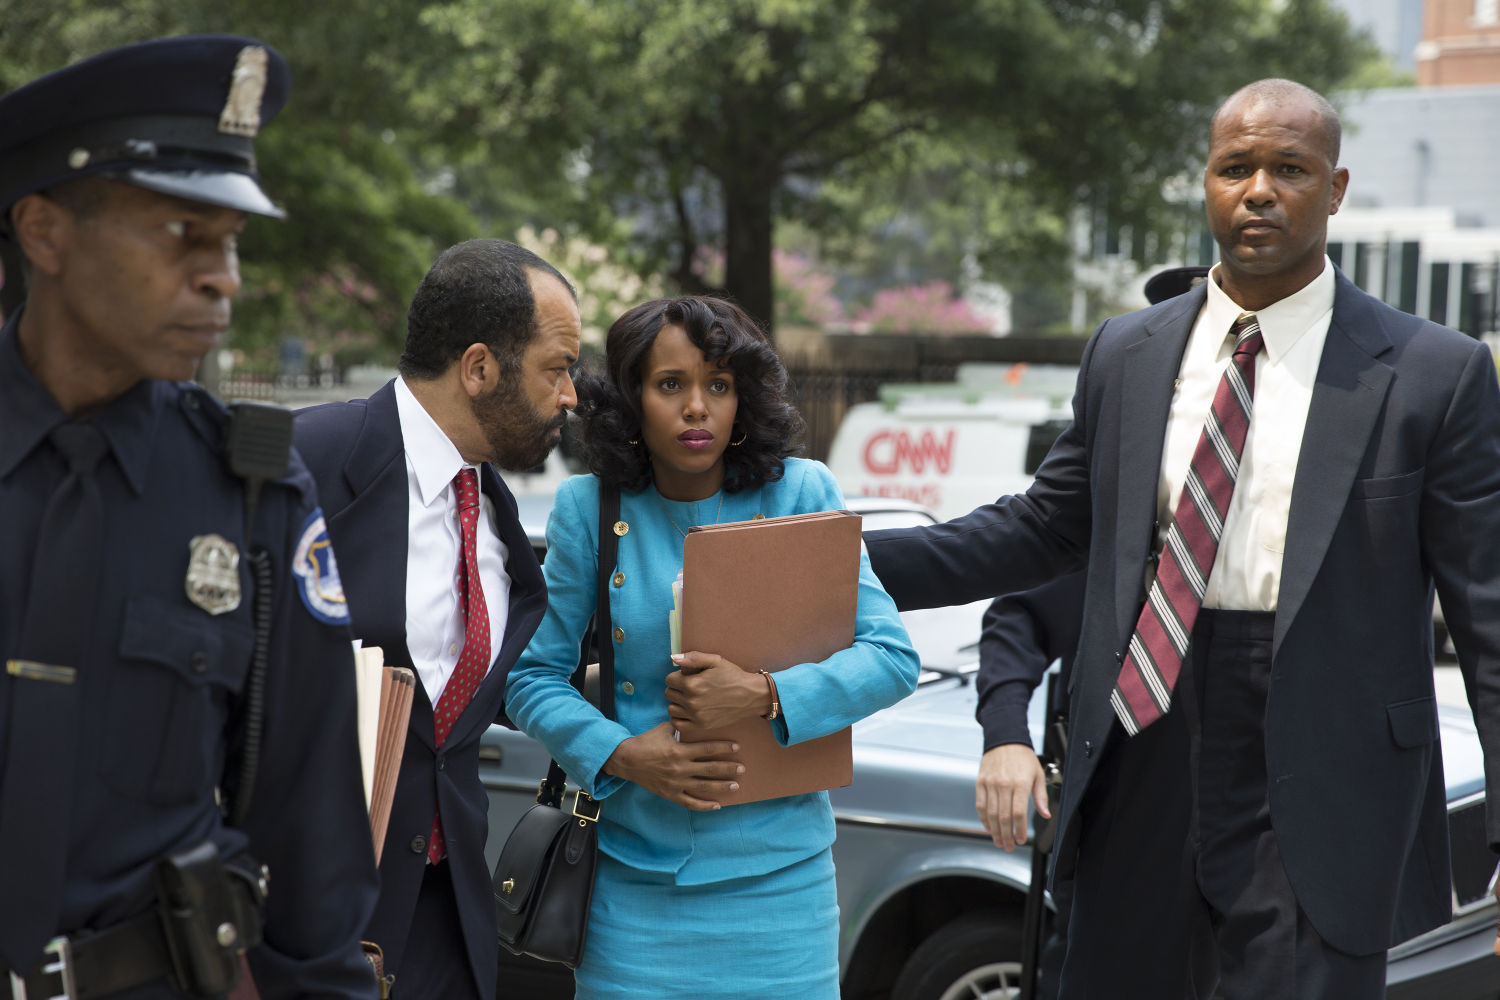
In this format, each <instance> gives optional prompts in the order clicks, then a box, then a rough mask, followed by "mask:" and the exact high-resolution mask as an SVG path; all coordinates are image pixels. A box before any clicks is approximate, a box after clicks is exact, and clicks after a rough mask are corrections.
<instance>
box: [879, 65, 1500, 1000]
mask: <svg viewBox="0 0 1500 1000" xmlns="http://www.w3.org/2000/svg"><path fill="white" fill-rule="evenodd" d="M1339 136H1340V126H1339V120H1338V116H1337V114H1336V113H1335V112H1334V110H1333V109H1332V107H1330V106H1329V104H1328V102H1327V101H1326V100H1324V99H1323V98H1322V97H1320V96H1319V95H1318V94H1316V93H1314V92H1313V91H1311V90H1308V89H1307V88H1306V87H1303V86H1301V85H1299V84H1296V83H1293V82H1291V81H1287V80H1262V81H1258V82H1256V83H1253V84H1250V85H1249V86H1247V87H1245V88H1243V89H1241V90H1240V91H1238V92H1236V93H1235V94H1233V95H1232V96H1231V97H1230V98H1229V99H1228V100H1226V101H1225V102H1224V104H1223V105H1221V106H1220V108H1219V109H1218V111H1217V112H1216V113H1215V115H1214V118H1213V121H1212V125H1211V131H1210V144H1209V158H1208V164H1207V167H1206V169H1205V171H1204V195H1205V203H1206V210H1207V214H1208V221H1209V227H1210V229H1211V230H1212V232H1213V234H1214V237H1215V239H1216V240H1217V242H1218V244H1219V248H1220V260H1219V263H1218V264H1217V265H1216V266H1215V267H1214V269H1213V271H1212V272H1211V275H1210V280H1209V281H1207V282H1205V283H1204V284H1203V285H1201V286H1200V287H1198V288H1196V289H1193V290H1192V291H1190V292H1188V293H1187V294H1185V295H1180V296H1177V297H1175V298H1173V299H1170V300H1169V301H1166V302H1163V303H1160V304H1158V305H1154V306H1152V307H1150V308H1147V309H1144V310H1141V311H1139V312H1136V313H1131V314H1129V315H1126V316H1120V317H1116V318H1113V319H1110V320H1107V321H1105V322H1104V323H1103V324H1102V325H1101V326H1100V327H1099V329H1098V330H1097V331H1096V332H1095V333H1094V336H1093V337H1092V339H1091V340H1090V342H1089V344H1088V346H1087V348H1086V349H1085V352H1084V357H1083V360H1082V363H1081V368H1080V373H1079V379H1078V387H1077V392H1076V394H1075V396H1074V401H1073V408H1074V420H1073V424H1072V426H1071V427H1070V428H1069V429H1068V430H1067V431H1066V432H1064V434H1063V435H1062V436H1061V437H1060V438H1059V440H1058V442H1057V444H1056V445H1055V446H1054V448H1053V450H1052V453H1051V454H1050V455H1049V457H1048V459H1047V461H1046V462H1045V463H1044V464H1043V466H1042V467H1041V469H1040V470H1038V472H1037V476H1036V480H1035V482H1034V483H1033V485H1032V486H1031V487H1030V488H1029V489H1028V490H1027V491H1026V492H1025V493H1024V494H1021V495H1017V496H1011V497H1002V498H1001V499H1000V500H998V501H996V502H995V503H994V504H991V505H987V506H985V507H982V508H979V509H978V510H976V511H974V512H973V513H971V514H968V515H965V516H964V517H961V518H958V519H956V520H954V521H950V522H947V523H945V524H941V525H934V526H930V527H927V528H917V529H904V530H898V531H886V532H873V533H871V534H870V535H869V536H867V544H868V547H869V553H870V559H871V563H872V565H873V566H874V568H875V570H876V572H877V573H878V574H879V576H880V577H881V580H882V582H883V583H884V584H885V585H886V587H887V589H888V590H889V591H890V593H891V595H892V596H893V597H895V599H896V601H897V603H898V605H900V606H901V607H903V608H906V607H921V606H932V605H938V604H950V603H954V604H956V603H964V602H968V601H972V600H975V599H978V598H982V597H985V596H991V595H994V594H997V593H1001V592H1005V591H1012V590H1018V589H1023V588H1026V587H1031V586H1035V585H1037V584H1038V583H1040V582H1042V581H1044V580H1047V579H1050V578H1052V577H1055V576H1057V575H1060V574H1062V573H1066V572H1068V571H1069V570H1075V569H1080V568H1086V577H1085V580H1086V584H1085V597H1084V613H1083V622H1084V623H1083V631H1082V636H1081V639H1080V643H1079V647H1078V652H1077V655H1076V657H1075V660H1074V666H1073V676H1072V683H1071V688H1072V690H1071V694H1070V718H1071V720H1072V722H1071V731H1070V746H1069V756H1068V767H1067V772H1066V774H1065V776H1064V785H1063V792H1062V802H1061V804H1060V809H1059V822H1060V824H1061V826H1060V830H1059V848H1058V859H1057V862H1056V863H1057V870H1056V872H1055V874H1054V878H1055V879H1064V878H1071V879H1073V882H1074V886H1075V896H1074V902H1073V912H1072V918H1071V923H1070V931H1069V945H1068V958H1067V960H1066V961H1065V964H1064V969H1063V976H1062V986H1061V996H1063V997H1064V998H1096V997H1104V996H1109V997H1141V998H1151V1000H1160V998H1172V997H1207V996H1209V995H1210V994H1211V993H1212V992H1213V990H1214V989H1216V988H1217V989H1218V990H1220V991H1221V992H1222V995H1223V996H1224V997H1226V998H1228V1000H1238V998H1249V997H1270V996H1275V997H1297V998H1330V1000H1332V998H1339V1000H1351V998H1354V1000H1359V998H1370V1000H1374V998H1377V997H1383V996H1384V995H1385V952H1386V949H1387V948H1388V947H1389V946H1390V945H1391V943H1392V941H1393V937H1394V935H1395V933H1396V916H1397V903H1398V895H1399V898H1400V904H1401V917H1402V923H1403V925H1404V926H1403V930H1404V931H1405V932H1406V933H1408V934H1409V933H1416V932H1419V931H1422V930H1426V929H1428V928H1431V927H1434V926H1436V925H1438V924H1440V923H1442V922H1444V921H1446V920H1447V919H1448V918H1449V916H1450V915H1451V910H1450V896H1449V884H1448V877H1449V875H1448V846H1447V837H1446V814H1445V811H1444V800H1445V794H1444V783H1443V772H1442V758H1441V749H1440V747H1439V744H1438V721H1437V712H1436V703H1435V698H1434V692H1433V681H1432V624H1431V607H1432V593H1433V589H1434V587H1435V588H1436V590H1437V593H1438V594H1439V596H1440V597H1441V599H1442V602H1443V607H1444V610H1445V612H1447V618H1448V623H1449V626H1450V628H1451V629H1452V632H1453V636H1454V639H1455V643H1456V645H1457V647H1458V651H1459V662H1460V667H1461V669H1462V672H1463V675H1464V679H1465V682H1466V684H1467V687H1468V692H1469V699H1470V703H1471V705H1472V707H1473V710H1474V715H1475V719H1476V722H1477V724H1478V728H1479V735H1480V740H1481V743H1482V744H1483V747H1484V756H1485V769H1486V774H1487V777H1488V779H1489V780H1488V782H1487V787H1488V793H1487V794H1488V795H1489V796H1490V798H1489V801H1488V808H1487V831H1488V837H1489V841H1490V843H1491V846H1492V847H1495V846H1497V845H1500V808H1497V807H1500V797H1497V796H1500V388H1497V384H1496V375H1495V365H1494V360H1493V358H1492V357H1491V355H1490V352H1489V351H1488V350H1487V349H1486V348H1485V347H1484V345H1482V344H1480V343H1478V342H1476V341H1474V340H1471V339H1470V338H1468V337H1465V336H1463V335H1462V334H1459V333H1457V332H1455V331H1453V330H1449V329H1446V328H1443V327H1441V326H1438V325H1436V324H1434V323H1430V322H1427V321H1425V320H1422V319H1419V318H1417V317H1414V316H1410V315H1407V314H1405V313H1401V312H1399V311H1397V310H1395V309H1393V308H1391V307H1389V306H1387V305H1385V304H1383V303H1381V302H1379V301H1377V300H1376V299H1374V298H1372V297H1370V296H1368V295H1366V294H1365V293H1364V292H1362V291H1360V290H1359V289H1358V288H1356V287H1355V286H1354V285H1353V284H1352V283H1350V282H1349V281H1348V280H1347V279H1346V278H1345V277H1344V276H1343V275H1342V274H1341V273H1339V272H1338V270H1337V269H1336V268H1335V267H1334V266H1333V265H1332V263H1331V262H1329V260H1328V259H1327V257H1326V254H1325V244H1326V240H1327V228H1328V218H1329V216H1331V215H1333V214H1334V213H1335V212H1337V211H1338V208H1339V205H1340V203H1341V201H1342V199H1343V196H1344V191H1345V189H1346V187H1347V185H1348V183H1349V173H1348V171H1347V170H1346V169H1344V168H1342V167H1339V166H1338V165H1337V164H1338V151H1339ZM1454 608H1456V609H1457V611H1456V612H1455V611H1453V609H1454ZM1403 880H1404V882H1405V888H1404V889H1403V888H1400V887H1401V885H1402V883H1403ZM1398 889H1399V892H1398Z"/></svg>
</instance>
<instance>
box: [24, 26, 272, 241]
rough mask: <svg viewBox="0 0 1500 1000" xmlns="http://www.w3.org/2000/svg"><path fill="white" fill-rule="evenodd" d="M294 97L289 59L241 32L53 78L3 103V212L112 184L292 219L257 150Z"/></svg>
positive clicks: (109, 56) (116, 54)
mask: <svg viewBox="0 0 1500 1000" xmlns="http://www.w3.org/2000/svg"><path fill="white" fill-rule="evenodd" d="M290 89H291V72H290V70H288V69H287V65H286V60H285V59H283V58H282V57H281V54H280V53H278V52H277V51H276V50H275V49H273V48H271V47H270V46H269V45H265V44H263V43H261V42H258V41H256V40H255V39H253V38H240V37H236V36H233V35H182V36H178V37H174V38H158V39H154V40H152V41H149V42H141V43H140V44H137V45H128V46H125V47H124V48H118V49H111V50H110V51H108V52H103V53H100V54H99V55H96V56H94V57H93V58H90V59H85V60H83V61H82V62H79V63H75V64H73V65H72V66H68V67H66V68H64V69H60V70H57V71H56V72H53V73H49V74H47V75H46V76H43V77H40V78H38V79H36V80H33V81H32V82H31V83H28V84H26V85H25V86H23V87H21V88H19V89H17V90H13V91H11V92H10V93H9V94H6V95H5V96H4V97H0V213H7V212H9V210H10V206H12V205H14V204H15V203H16V202H17V201H18V200H19V199H21V198H22V197H24V196H25V195H28V194H32V193H34V192H36V191H41V190H44V189H46V188H48V187H51V186H52V185H55V184H59V183H61V182H63V181H69V180H73V179H74V178H78V177H88V176H104V177H112V178H114V179H116V180H120V181H125V182H127V183H130V184H134V185H136V186H137V187H143V188H147V189H149V190H152V191H159V192H161V193H163V194H169V195H176V196H177V197H179V198H186V199H188V200H190V201H199V202H204V203H207V204H210V205H220V206H223V207H225V208H234V209H239V210H241V211H244V212H254V213H255V214H257V215H269V216H271V217H272V218H277V219H281V218H285V217H286V213H285V212H283V211H282V210H281V209H279V208H277V207H276V206H275V205H274V204H272V202H271V199H270V198H269V197H267V196H266V193H265V192H264V191H262V190H261V187H260V184H259V180H258V175H257V173H256V169H255V150H254V146H253V144H254V140H255V135H256V133H257V132H258V131H259V130H260V127H261V126H262V125H264V124H265V123H266V122H268V121H270V120H271V119H272V118H273V117H275V115H276V113H277V112H278V111H280V110H281V107H282V105H283V104H285V103H286V99H287V93H288V91H289V90H290Z"/></svg>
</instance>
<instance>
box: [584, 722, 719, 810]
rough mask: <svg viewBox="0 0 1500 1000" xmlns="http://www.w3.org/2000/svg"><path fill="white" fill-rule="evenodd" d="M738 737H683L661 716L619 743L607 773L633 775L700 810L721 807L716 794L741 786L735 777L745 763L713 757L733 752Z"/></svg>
mask: <svg viewBox="0 0 1500 1000" xmlns="http://www.w3.org/2000/svg"><path fill="white" fill-rule="evenodd" d="M739 748H740V745H739V744H738V743H731V742H729V741H728V740H704V741H703V742H702V743H679V742H677V739H676V737H675V736H674V735H673V732H672V724H671V723H670V722H663V723H661V724H660V725H658V726H656V727H655V728H654V729H648V730H646V731H645V732H644V733H641V734H640V735H639V736H632V737H630V739H628V740H626V741H625V742H624V743H621V744H620V745H619V746H617V747H615V752H614V753H612V754H610V755H609V760H606V761H605V762H604V773H605V774H613V775H615V776H617V777H620V778H624V779H625V780H626V781H633V782H635V783H636V784H637V785H640V786H641V787H642V788H644V789H645V790H646V791H648V792H651V793H652V794H653V795H660V796H661V797H662V798H664V799H666V800H667V801H669V802H676V803H677V804H678V805H680V806H686V807H687V808H689V809H694V810H697V811H698V812H706V811H708V810H711V809H717V808H719V803H718V802H716V801H714V796H716V795H727V794H728V793H729V792H733V791H736V790H738V789H739V787H740V785H739V782H737V781H735V780H734V779H735V777H737V776H738V775H741V774H744V773H745V765H743V764H741V763H739V762H738V761H733V760H710V759H709V758H711V757H722V756H723V755H725V754H729V753H734V752H735V751H736V750H738V749H739Z"/></svg>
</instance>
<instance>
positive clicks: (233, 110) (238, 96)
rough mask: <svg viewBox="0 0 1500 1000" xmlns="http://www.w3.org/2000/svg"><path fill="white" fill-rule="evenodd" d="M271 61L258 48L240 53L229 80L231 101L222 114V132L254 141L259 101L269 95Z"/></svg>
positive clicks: (241, 50)
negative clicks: (267, 72) (269, 63)
mask: <svg viewBox="0 0 1500 1000" xmlns="http://www.w3.org/2000/svg"><path fill="white" fill-rule="evenodd" d="M268 60H269V57H268V56H267V55H266V50H265V49H264V48H263V47H261V46H259V45H247V46H245V47H244V48H242V49H240V57H239V59H238V60H236V61H235V64H234V74H233V75H232V76H231V77H230V78H229V97H228V99H227V100H225V101H224V110H223V111H221V112H219V131H220V132H223V133H225V134H227V135H243V136H249V137H250V138H252V139H253V138H255V133H257V132H259V131H260V99H261V97H262V96H263V95H264V94H265V92H266V64H267V62H268Z"/></svg>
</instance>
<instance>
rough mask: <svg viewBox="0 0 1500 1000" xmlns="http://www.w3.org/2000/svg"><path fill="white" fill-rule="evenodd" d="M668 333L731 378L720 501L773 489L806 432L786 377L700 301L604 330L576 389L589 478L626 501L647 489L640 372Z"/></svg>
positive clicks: (768, 349) (641, 312)
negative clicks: (596, 363) (600, 349)
mask: <svg viewBox="0 0 1500 1000" xmlns="http://www.w3.org/2000/svg"><path fill="white" fill-rule="evenodd" d="M668 324H671V325H673V326H679V327H681V328H682V329H683V330H685V331H687V335H688V339H689V340H691V341H692V342H693V344H694V345H695V346H696V347H697V348H698V349H699V350H701V351H702V352H703V356H704V357H705V358H708V359H709V360H710V361H713V362H715V363H717V364H722V365H723V366H724V367H726V368H728V369H729V370H730V371H731V372H733V373H734V389H735V395H736V397H737V398H738V403H739V406H738V409H737V410H736V413H735V418H734V431H733V433H732V434H731V440H733V441H736V442H739V443H738V444H737V445H736V446H735V447H731V448H725V449H724V489H725V491H726V492H729V493H738V492H740V491H741V490H749V489H754V488H756V487H758V486H760V485H762V484H764V483H768V482H775V481H776V480H778V479H780V478H781V477H782V475H783V473H784V471H785V470H784V466H783V464H782V461H781V460H782V459H783V458H786V457H787V456H789V455H793V454H796V453H797V452H798V451H799V450H801V446H802V434H803V430H804V427H805V425H804V424H803V421H802V415H801V414H800V413H798V412H797V410H796V408H794V407H793V406H792V404H791V403H790V402H789V401H788V399H787V374H786V368H785V367H784V366H783V365H782V363H781V358H780V357H778V356H777V354H776V350H775V348H773V347H772V346H771V343H770V341H768V340H767V339H766V335H765V334H764V333H762V332H761V330H760V328H759V327H757V326H756V325H755V322H754V321H753V320H751V319H750V317H749V316H748V315H747V314H746V313H745V311H744V310H743V309H741V308H740V307H739V306H737V305H735V304H734V303H732V302H726V301H724V300H723V299H716V298H709V297H707V296H689V297H684V298H678V299H655V300H653V301H651V302H645V303H642V304H641V305H638V306H636V307H635V308H633V309H631V310H629V311H628V312H626V313H625V314H624V315H623V316H621V317H620V318H619V319H617V320H615V323H614V325H613V326H611V327H610V328H609V334H608V336H607V337H606V338H605V342H604V367H605V371H604V373H603V374H602V375H601V374H597V373H595V374H588V375H584V376H582V377H581V378H580V379H579V381H578V408H577V411H576V412H577V414H578V416H579V418H580V419H581V420H582V424H583V448H584V457H585V459H586V461H587V462H588V466H589V471H591V472H593V473H594V475H596V476H598V477H599V479H600V480H601V481H602V482H606V483H613V484H615V485H617V486H618V487H619V488H620V489H621V490H622V491H624V492H627V493H634V492H638V491H640V490H643V489H645V488H646V486H648V485H649V484H650V483H651V455H650V453H649V452H648V451H647V450H646V445H645V441H644V436H643V435H642V433H641V370H642V368H644V367H645V364H646V358H647V356H648V355H649V354H650V353H651V345H652V344H654V343H655V342H656V335H657V334H658V333H660V332H661V329H662V327H664V326H666V325H668ZM741 437H743V441H741Z"/></svg>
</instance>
